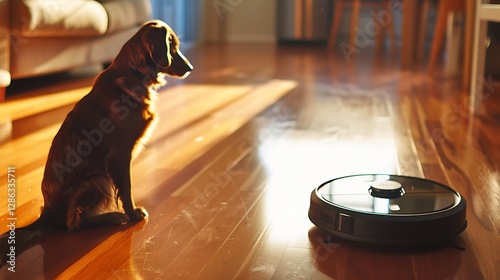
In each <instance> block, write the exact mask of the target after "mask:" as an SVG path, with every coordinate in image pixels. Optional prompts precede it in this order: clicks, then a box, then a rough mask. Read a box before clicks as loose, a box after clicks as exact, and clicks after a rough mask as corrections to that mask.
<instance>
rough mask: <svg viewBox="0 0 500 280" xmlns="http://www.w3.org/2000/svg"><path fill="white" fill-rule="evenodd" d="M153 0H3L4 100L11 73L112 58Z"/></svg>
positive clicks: (0, 64) (0, 93)
mask: <svg viewBox="0 0 500 280" xmlns="http://www.w3.org/2000/svg"><path fill="white" fill-rule="evenodd" d="M150 18H151V4H150V2H149V0H97V1H94V0H0V101H3V100H4V96H5V88H6V87H7V86H8V85H9V84H10V82H11V80H12V79H17V78H26V77H32V76H38V75H43V74H48V73H53V72H58V71H63V70H68V69H71V68H76V67H81V66H85V65H90V64H95V63H109V62H111V61H112V59H113V58H114V57H115V56H116V54H117V53H118V51H119V50H120V48H121V46H122V45H123V44H124V43H125V42H126V41H127V40H128V39H129V38H130V37H131V36H132V35H133V34H134V33H135V32H136V31H137V29H138V27H139V26H140V25H141V24H142V23H144V22H145V21H147V20H149V19H150Z"/></svg>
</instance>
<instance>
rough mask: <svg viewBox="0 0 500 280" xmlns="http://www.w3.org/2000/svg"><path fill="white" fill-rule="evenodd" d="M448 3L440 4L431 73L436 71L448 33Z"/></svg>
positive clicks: (432, 50) (433, 43)
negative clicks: (438, 58)
mask: <svg viewBox="0 0 500 280" xmlns="http://www.w3.org/2000/svg"><path fill="white" fill-rule="evenodd" d="M448 11H449V7H448V1H446V0H441V2H440V3H439V8H438V13H437V20H436V27H435V28H434V40H433V42H432V48H431V55H430V58H429V66H428V71H429V73H431V72H433V71H434V67H435V66H436V60H437V57H438V55H439V52H440V51H441V47H442V46H443V39H444V36H445V31H446V21H447V18H448Z"/></svg>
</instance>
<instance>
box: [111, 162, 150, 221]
mask: <svg viewBox="0 0 500 280" xmlns="http://www.w3.org/2000/svg"><path fill="white" fill-rule="evenodd" d="M108 172H109V174H110V176H111V178H112V179H113V182H114V183H115V186H116V188H117V189H118V196H119V197H120V198H121V200H122V203H123V209H124V210H125V213H126V214H127V215H128V217H129V218H130V220H132V221H141V220H144V219H145V218H147V217H148V212H147V211H146V209H144V208H142V207H136V206H135V203H134V199H133V198H132V184H131V180H130V159H119V160H118V159H117V160H111V161H109V162H108Z"/></svg>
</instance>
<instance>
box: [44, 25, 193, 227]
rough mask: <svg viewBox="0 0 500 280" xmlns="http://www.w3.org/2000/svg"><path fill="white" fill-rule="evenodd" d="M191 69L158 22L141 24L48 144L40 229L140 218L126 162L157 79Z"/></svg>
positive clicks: (149, 115) (149, 121) (140, 137)
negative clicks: (120, 207)
mask: <svg viewBox="0 0 500 280" xmlns="http://www.w3.org/2000/svg"><path fill="white" fill-rule="evenodd" d="M192 69H193V68H192V66H191V64H190V63H189V61H188V60H187V59H186V58H185V57H184V56H183V55H182V53H181V52H180V50H179V39H178V38H177V36H176V35H175V33H174V31H173V30H172V29H171V28H170V27H169V26H168V25H167V24H165V23H164V22H162V21H159V20H155V21H150V22H147V23H146V24H144V25H143V26H142V28H141V29H140V30H139V31H138V32H137V33H136V34H135V35H134V36H133V37H132V38H131V39H130V40H129V41H128V42H127V43H126V44H125V45H124V46H123V48H122V49H121V51H120V53H119V54H118V56H117V57H116V58H115V60H114V61H113V63H112V64H111V66H110V67H109V68H108V69H106V70H105V71H103V72H102V73H101V74H100V75H99V77H97V79H96V81H95V83H94V87H93V88H92V90H91V91H90V93H89V94H88V95H86V96H85V97H84V98H82V100H80V101H79V102H78V103H77V104H76V105H75V107H74V109H73V110H72V111H71V112H70V113H69V114H68V116H67V117H66V119H65V120H64V123H63V124H62V126H61V128H60V130H59V132H58V133H57V135H56V136H55V138H54V140H53V142H52V147H51V148H50V152H49V156H48V160H47V164H46V166H45V173H44V178H43V182H42V192H43V197H44V202H45V206H44V208H43V211H42V215H41V217H40V220H43V221H44V224H45V225H46V223H47V222H48V223H50V224H51V225H52V226H53V227H55V228H62V229H67V230H70V231H73V230H78V229H83V228H88V227H94V226H101V225H114V224H122V223H125V222H128V221H129V220H132V221H139V220H142V219H144V218H146V217H147V216H148V214H147V212H146V210H145V209H143V208H141V207H136V206H135V204H134V200H133V198H132V194H131V187H132V186H131V183H130V161H131V159H132V155H133V151H135V150H136V149H138V148H140V147H138V146H140V145H141V143H143V142H144V141H145V140H147V139H146V138H147V136H148V134H149V133H150V130H151V128H153V127H154V125H153V123H154V121H155V112H154V101H155V96H154V95H155V94H156V92H155V91H154V88H155V87H156V86H158V85H162V84H164V80H163V79H162V77H161V75H162V74H166V75H169V76H173V77H179V78H184V77H186V76H187V75H188V74H189V73H190V71H191V70H192ZM118 199H120V200H121V202H122V205H123V210H124V212H125V213H123V212H122V211H121V210H120V209H119V200H118Z"/></svg>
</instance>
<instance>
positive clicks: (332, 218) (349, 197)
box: [309, 174, 467, 244]
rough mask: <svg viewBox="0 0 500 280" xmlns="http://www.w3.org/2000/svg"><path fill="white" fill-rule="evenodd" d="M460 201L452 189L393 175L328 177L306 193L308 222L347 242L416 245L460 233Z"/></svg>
mask: <svg viewBox="0 0 500 280" xmlns="http://www.w3.org/2000/svg"><path fill="white" fill-rule="evenodd" d="M465 208H466V202H465V200H464V198H463V197H462V196H461V195H460V194H459V193H458V192H456V191H454V190H453V189H452V188H450V187H448V186H446V185H443V184H440V183H437V182H434V181H430V180H426V179H421V178H416V177H409V176H399V175H380V174H371V175H354V176H346V177H341V178H337V179H333V180H330V181H327V182H325V183H323V184H322V185H321V186H319V187H318V188H316V189H314V190H313V192H312V194H311V205H310V208H309V219H310V220H311V221H312V222H313V223H314V224H315V225H316V226H317V227H319V228H321V229H323V230H325V231H327V232H329V233H331V234H332V235H334V236H337V237H340V238H344V239H347V240H352V241H357V242H365V243H373V244H422V243H431V242H438V241H443V240H446V239H448V238H450V237H453V236H456V235H458V234H460V233H461V232H462V231H464V230H465V228H466V227H467V220H466V218H465V211H466V210H465Z"/></svg>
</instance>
